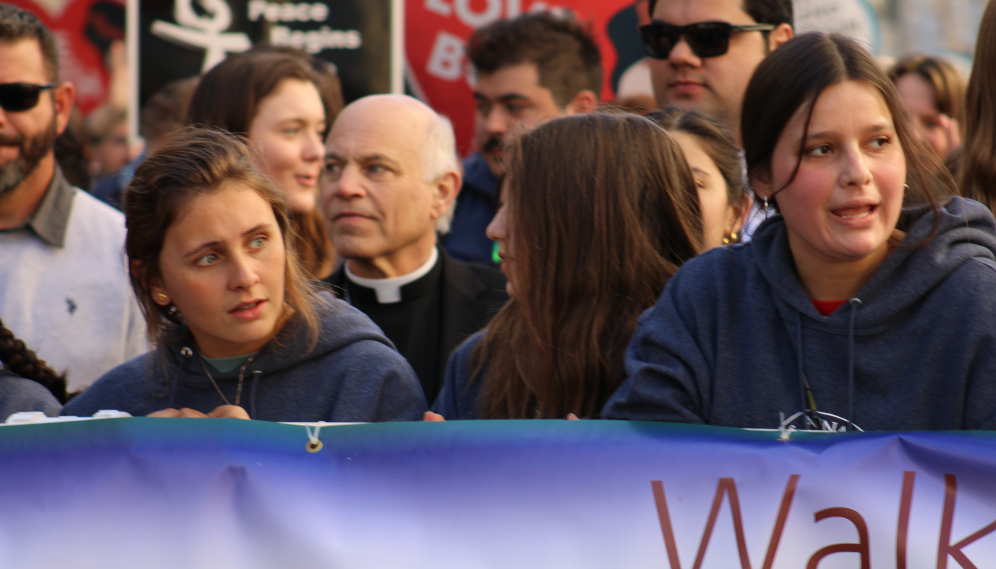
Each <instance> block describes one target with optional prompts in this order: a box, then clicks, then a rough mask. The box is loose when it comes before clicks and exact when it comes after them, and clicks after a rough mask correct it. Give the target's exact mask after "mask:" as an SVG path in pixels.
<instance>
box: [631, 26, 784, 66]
mask: <svg viewBox="0 0 996 569" xmlns="http://www.w3.org/2000/svg"><path fill="white" fill-rule="evenodd" d="M774 29H775V26H773V25H771V24H753V25H750V26H734V25H733V24H727V23H726V22H699V23H697V24H688V25H687V26H675V25H672V24H666V23H664V22H654V23H652V24H648V25H646V26H640V35H641V36H642V37H643V49H644V50H645V51H646V52H647V55H649V56H650V57H653V58H655V59H667V58H668V56H669V55H671V49H673V48H674V46H675V45H677V44H678V42H679V41H681V36H685V41H687V42H688V47H690V48H691V49H692V53H694V54H695V55H696V56H698V57H717V56H720V55H723V54H724V53H726V50H728V49H729V48H730V34H732V33H734V32H736V33H740V32H770V31H771V30H774Z"/></svg>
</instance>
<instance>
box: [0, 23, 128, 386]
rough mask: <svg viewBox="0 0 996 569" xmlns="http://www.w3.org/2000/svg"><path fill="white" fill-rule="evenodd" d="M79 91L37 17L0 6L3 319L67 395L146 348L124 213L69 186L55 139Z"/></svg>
mask: <svg viewBox="0 0 996 569" xmlns="http://www.w3.org/2000/svg"><path fill="white" fill-rule="evenodd" d="M74 98H75V90H74V88H73V85H72V84H71V83H68V82H62V81H60V80H59V59H58V50H57V47H56V43H55V40H54V38H53V36H52V33H51V32H50V31H49V30H48V29H47V28H46V27H45V26H44V25H43V24H42V23H41V22H40V21H39V20H38V18H37V17H36V16H35V15H34V14H31V13H30V12H27V11H25V10H22V9H20V8H17V7H15V6H11V5H9V4H0V319H2V320H3V322H4V324H5V325H6V326H7V327H8V328H10V329H11V330H13V331H14V332H15V334H17V335H18V336H20V337H21V338H22V339H23V340H24V341H25V342H26V343H27V344H28V345H30V346H32V347H34V349H36V350H37V351H38V355H39V356H40V357H41V358H42V359H44V360H46V361H47V362H48V364H49V366H50V367H52V368H53V369H56V370H57V371H58V372H59V373H63V372H67V380H68V382H69V389H70V391H75V390H78V389H81V388H83V387H85V386H86V385H88V384H89V383H90V382H92V381H93V380H95V379H96V378H97V377H99V376H100V375H102V374H103V373H104V372H105V371H107V370H109V369H110V368H112V367H114V366H116V365H118V364H120V363H123V362H124V361H125V360H128V359H131V358H132V357H135V356H137V355H139V354H141V353H142V352H143V351H145V347H146V343H145V340H144V327H145V325H144V320H143V318H142V316H141V313H140V311H139V309H138V305H137V303H136V302H135V300H134V295H133V294H132V292H131V287H130V285H129V282H128V277H127V272H126V270H125V266H124V259H123V256H122V248H123V245H124V235H125V228H124V218H123V216H122V215H121V214H120V213H119V212H116V211H114V210H113V209H112V208H110V207H109V206H106V205H104V204H102V203H101V202H99V201H98V200H96V199H94V198H93V197H91V196H90V195H89V194H87V193H85V192H82V191H80V190H78V189H76V188H73V187H72V186H71V185H69V183H68V182H66V180H65V178H64V177H63V175H62V172H61V170H60V169H59V167H58V165H57V164H56V161H55V154H54V146H55V139H56V137H57V136H58V135H59V133H61V132H62V131H63V130H64V129H65V128H66V124H67V122H68V121H69V114H70V111H71V110H72V107H73V100H74Z"/></svg>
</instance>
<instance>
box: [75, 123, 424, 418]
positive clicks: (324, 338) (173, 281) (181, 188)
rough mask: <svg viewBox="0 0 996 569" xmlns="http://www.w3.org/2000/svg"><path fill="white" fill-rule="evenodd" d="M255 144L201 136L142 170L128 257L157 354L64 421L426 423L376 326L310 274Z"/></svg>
mask: <svg viewBox="0 0 996 569" xmlns="http://www.w3.org/2000/svg"><path fill="white" fill-rule="evenodd" d="M243 140H244V139H242V140H240V139H239V138H237V137H235V136H233V135H231V134H229V133H226V132H223V131H219V130H204V129H189V130H187V131H185V132H183V133H182V134H181V135H179V136H177V137H176V138H174V139H173V140H172V141H170V142H169V143H167V144H166V145H165V146H163V148H162V149H161V150H160V151H159V152H157V153H156V154H154V155H152V156H150V157H149V158H148V159H147V160H146V161H145V162H143V163H142V165H141V166H139V167H138V169H137V170H136V172H135V178H134V179H133V180H132V182H131V185H130V186H129V187H128V189H127V191H125V194H124V213H125V220H126V224H127V228H128V235H127V238H126V240H125V250H126V252H127V254H128V262H129V266H130V268H131V282H132V287H133V288H134V290H135V295H136V297H137V298H138V300H139V303H140V305H141V307H142V312H143V313H144V314H145V319H146V323H147V326H148V331H149V340H150V341H151V343H152V344H153V345H154V346H155V350H153V351H152V352H150V353H149V354H148V355H146V356H140V357H138V358H136V359H134V360H131V361H129V362H126V363H124V364H122V365H120V366H118V367H116V368H114V369H112V370H111V371H109V372H107V373H106V374H105V375H104V376H103V377H101V378H100V379H99V380H97V382H96V383H94V384H93V385H92V386H90V388H89V389H87V390H86V391H84V392H83V393H82V394H81V395H79V396H77V397H76V398H75V399H73V400H72V401H71V402H70V403H69V404H68V405H67V406H66V407H65V408H64V409H63V413H64V414H67V415H80V416H87V415H92V414H93V413H94V412H96V411H98V410H100V409H117V410H119V411H126V412H128V413H131V414H132V415H149V414H152V415H153V416H157V417H177V416H179V417H202V416H205V415H207V416H213V417H239V418H252V419H261V420H266V421H305V422H306V421H346V422H355V421H361V422H368V421H389V420H405V419H417V418H419V417H421V415H422V413H423V412H424V411H425V408H426V404H425V398H424V396H423V395H422V389H421V386H420V385H419V383H418V379H417V378H416V377H415V373H414V372H413V371H412V369H411V366H409V365H408V363H407V362H406V361H405V360H404V358H402V357H401V355H400V354H399V353H398V352H397V351H395V350H394V347H393V345H392V344H391V342H390V341H389V340H388V339H387V338H386V337H384V335H383V334H382V333H381V331H380V329H378V328H377V327H376V326H375V325H374V324H373V322H371V321H370V319H369V318H367V317H366V316H365V315H363V313H361V312H360V311H358V310H356V309H354V308H352V307H351V306H349V305H348V304H346V303H345V302H343V301H340V300H334V299H333V298H332V295H331V294H330V293H328V292H319V291H318V290H317V289H316V288H314V286H313V285H312V284H311V282H312V281H311V280H310V279H309V278H307V276H306V275H304V274H303V273H302V270H301V267H300V265H299V264H298V262H297V258H296V255H295V253H294V249H293V248H292V247H291V246H290V242H291V222H290V217H289V215H288V207H287V204H286V203H285V201H284V197H283V193H282V192H280V191H279V190H277V189H276V187H275V186H274V184H273V182H272V180H271V179H270V177H269V176H266V175H265V174H264V173H263V172H262V171H261V169H260V168H259V167H258V166H257V165H256V164H255V163H254V161H253V159H252V157H251V151H250V150H249V148H247V147H246V145H245V144H243Z"/></svg>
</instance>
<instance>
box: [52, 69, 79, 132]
mask: <svg viewBox="0 0 996 569" xmlns="http://www.w3.org/2000/svg"><path fill="white" fill-rule="evenodd" d="M74 101H76V87H74V86H73V84H72V83H70V82H68V81H66V82H65V83H63V84H61V85H58V86H56V87H55V88H54V89H52V102H53V104H54V105H55V128H56V132H57V133H59V134H62V131H64V130H66V125H68V124H69V115H70V114H72V112H73V102H74Z"/></svg>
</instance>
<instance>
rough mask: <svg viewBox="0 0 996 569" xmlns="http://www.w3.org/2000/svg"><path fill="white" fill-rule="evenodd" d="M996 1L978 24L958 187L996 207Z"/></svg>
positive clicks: (992, 208)
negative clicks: (994, 71) (995, 157)
mask: <svg viewBox="0 0 996 569" xmlns="http://www.w3.org/2000/svg"><path fill="white" fill-rule="evenodd" d="M994 69H996V0H990V1H989V5H988V6H987V7H986V11H985V13H984V14H983V15H982V23H981V24H980V25H979V39H978V40H977V41H976V43H975V60H974V61H973V62H972V76H971V78H970V79H969V81H968V92H967V93H966V95H965V139H964V140H963V141H962V146H961V148H962V158H961V164H960V166H959V171H958V182H959V183H958V187H959V190H960V191H961V194H962V195H963V196H965V197H967V198H972V199H973V200H978V201H980V202H982V203H984V204H985V205H986V206H988V207H989V209H991V210H996V160H994V159H993V157H994V156H996V73H993V70H994Z"/></svg>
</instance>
